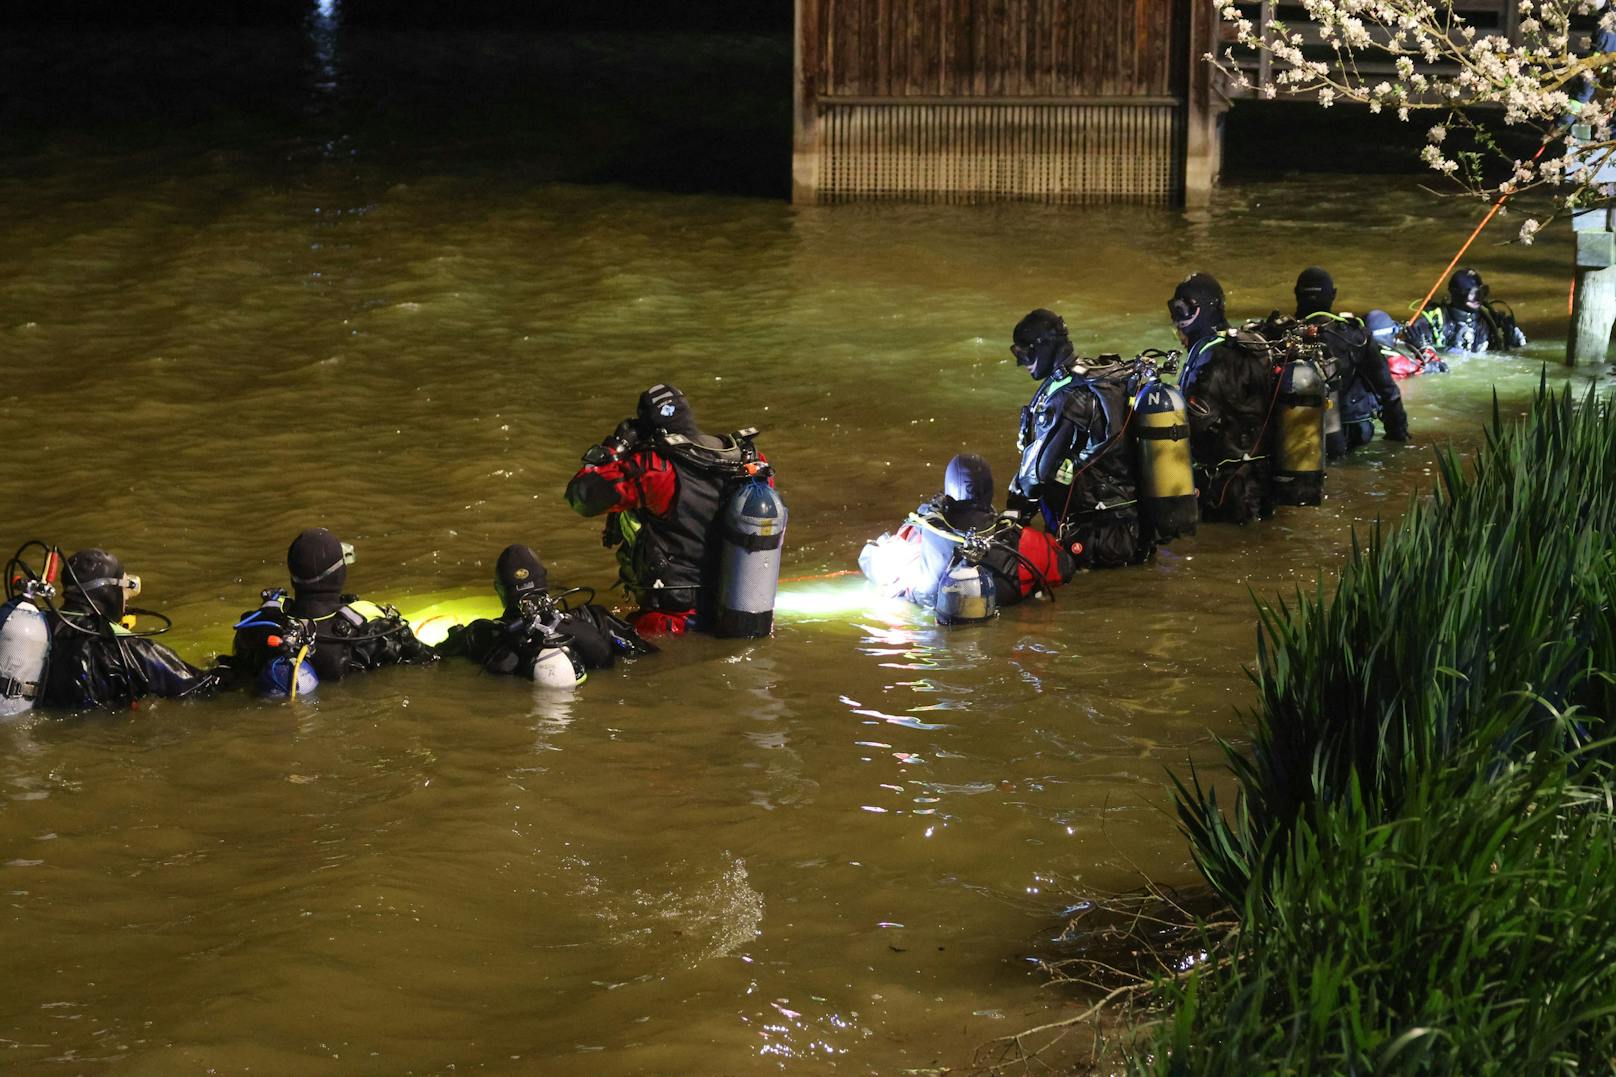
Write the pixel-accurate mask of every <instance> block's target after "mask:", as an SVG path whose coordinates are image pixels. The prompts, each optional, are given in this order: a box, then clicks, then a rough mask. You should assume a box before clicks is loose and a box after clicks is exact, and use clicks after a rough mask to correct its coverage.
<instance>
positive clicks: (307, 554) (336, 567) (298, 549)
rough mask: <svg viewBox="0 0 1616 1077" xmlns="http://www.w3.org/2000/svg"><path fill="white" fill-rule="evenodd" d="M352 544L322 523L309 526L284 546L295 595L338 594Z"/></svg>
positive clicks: (345, 577)
mask: <svg viewBox="0 0 1616 1077" xmlns="http://www.w3.org/2000/svg"><path fill="white" fill-rule="evenodd" d="M353 559H354V552H353V547H352V546H350V545H348V544H347V543H346V542H343V541H342V540H341V539H339V538H337V536H335V535H333V534H332V533H331V532H329V531H327V530H326V529H325V528H323V527H311V528H309V529H308V530H307V531H304V532H303V533H302V534H300V535H298V536H297V538H295V539H293V540H292V545H291V546H290V547H288V548H287V550H286V569H287V571H288V572H289V573H290V574H291V577H292V589H293V590H294V591H296V592H297V594H298V596H299V597H305V596H314V595H318V596H331V597H335V596H338V595H341V594H342V592H343V589H344V588H345V587H347V585H348V566H349V565H351V564H353Z"/></svg>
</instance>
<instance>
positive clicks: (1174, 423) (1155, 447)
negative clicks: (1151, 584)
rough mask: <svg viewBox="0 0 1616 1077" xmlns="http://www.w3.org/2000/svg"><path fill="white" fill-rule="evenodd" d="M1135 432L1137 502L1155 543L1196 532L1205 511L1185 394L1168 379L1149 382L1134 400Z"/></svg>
mask: <svg viewBox="0 0 1616 1077" xmlns="http://www.w3.org/2000/svg"><path fill="white" fill-rule="evenodd" d="M1133 436H1134V444H1135V445H1136V446H1137V448H1138V453H1139V500H1140V501H1141V502H1142V505H1141V507H1142V508H1143V509H1144V514H1145V516H1146V517H1147V518H1148V519H1149V520H1150V523H1151V527H1152V528H1153V529H1154V531H1155V533H1156V541H1158V542H1168V541H1170V540H1172V539H1175V538H1179V537H1181V536H1186V535H1193V534H1195V525H1196V522H1197V521H1198V520H1199V519H1200V517H1201V510H1200V508H1199V507H1198V505H1197V504H1196V498H1195V470H1194V468H1193V467H1192V466H1191V464H1190V441H1189V438H1190V421H1189V411H1188V408H1187V407H1186V406H1185V404H1184V394H1183V393H1181V392H1179V391H1178V389H1177V387H1175V386H1172V385H1168V384H1167V383H1166V382H1162V381H1157V380H1155V379H1152V380H1150V381H1148V382H1146V383H1145V385H1144V387H1143V388H1142V389H1140V390H1139V392H1138V394H1136V395H1135V396H1134V399H1133Z"/></svg>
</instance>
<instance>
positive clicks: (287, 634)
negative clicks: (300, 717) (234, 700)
mask: <svg viewBox="0 0 1616 1077" xmlns="http://www.w3.org/2000/svg"><path fill="white" fill-rule="evenodd" d="M285 601H286V592H284V591H278V592H275V596H274V597H273V598H272V597H271V595H270V592H265V594H264V604H263V605H262V606H260V607H258V608H259V610H264V609H272V610H274V611H275V612H277V613H279V612H280V609H281V606H282V605H283V604H284V603H285ZM271 603H273V605H271ZM264 645H265V646H266V647H268V648H269V649H270V650H272V651H279V652H280V653H279V654H277V655H276V656H275V657H274V658H272V659H270V660H269V661H268V662H267V663H265V665H264V668H263V669H262V670H260V671H259V673H258V690H259V693H260V694H261V695H263V696H264V697H265V698H266V699H297V698H298V697H299V696H307V695H313V694H314V690H315V689H317V688H319V687H320V675H319V674H318V673H316V672H314V667H313V666H311V665H309V655H310V654H312V653H313V652H314V648H315V646H316V643H315V640H314V632H313V631H312V630H311V626H309V625H307V624H305V622H303V621H301V620H298V619H297V618H294V617H286V618H285V627H283V628H281V629H280V631H279V632H273V633H271V634H270V635H269V636H267V637H266V638H265V640H264Z"/></svg>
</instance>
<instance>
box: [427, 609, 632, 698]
mask: <svg viewBox="0 0 1616 1077" xmlns="http://www.w3.org/2000/svg"><path fill="white" fill-rule="evenodd" d="M550 629H551V630H550V631H546V630H545V629H544V628H543V627H541V626H539V625H536V624H534V623H533V622H532V621H531V620H530V619H529V618H528V617H527V616H526V615H524V614H523V613H522V611H520V610H515V609H507V610H506V611H505V612H504V613H503V614H501V615H500V616H499V617H498V618H497V619H491V618H486V617H484V618H478V619H477V620H475V621H473V622H471V623H470V624H468V625H464V626H461V625H456V626H455V627H453V628H451V629H449V635H448V638H446V639H445V640H444V641H443V642H442V643H440V644H438V647H437V651H438V653H439V654H441V655H444V656H445V657H451V656H464V657H466V658H470V659H472V660H473V661H474V662H477V663H479V664H481V665H482V667H483V669H485V670H487V671H488V672H490V673H507V674H512V675H514V676H518V677H526V678H528V679H529V680H531V679H532V678H533V671H534V668H535V667H536V666H537V664H538V659H539V655H540V654H541V653H542V652H543V651H544V650H545V648H547V647H554V646H555V640H556V639H557V638H559V639H561V640H562V641H563V644H562V645H563V646H565V647H566V649H567V650H568V651H569V652H570V653H571V655H572V656H573V658H574V659H575V660H576V661H577V663H578V664H580V665H582V666H583V668H584V669H610V668H611V666H612V663H613V661H614V660H615V659H616V657H617V656H618V655H622V656H624V657H630V658H632V657H636V656H638V655H642V654H651V653H653V652H654V651H655V650H656V648H654V647H653V646H652V645H651V644H649V643H647V642H646V641H645V640H643V639H641V638H640V637H639V635H638V634H637V633H636V632H635V631H634V629H633V628H631V627H629V626H628V625H627V624H626V623H624V622H623V621H621V620H619V619H618V618H617V617H614V616H613V615H612V614H611V612H610V611H609V610H607V609H606V608H605V607H604V606H597V605H594V604H590V605H587V606H581V607H579V608H578V609H575V610H569V611H567V612H566V613H564V614H561V615H560V617H558V618H557V619H556V621H555V623H553V624H552V625H551V626H550Z"/></svg>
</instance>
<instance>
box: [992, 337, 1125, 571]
mask: <svg viewBox="0 0 1616 1077" xmlns="http://www.w3.org/2000/svg"><path fill="white" fill-rule="evenodd" d="M1100 360H1101V361H1102V362H1103V363H1104V365H1101V366H1094V367H1088V368H1085V369H1076V370H1069V371H1059V372H1057V373H1056V374H1055V375H1053V376H1051V377H1050V378H1049V379H1047V380H1046V381H1045V382H1044V384H1043V385H1042V386H1040V387H1039V390H1038V393H1037V395H1035V396H1034V397H1033V400H1032V402H1031V403H1030V404H1028V405H1027V406H1026V407H1025V408H1023V409H1022V412H1021V430H1020V434H1019V436H1018V438H1017V441H1016V443H1017V447H1018V448H1019V449H1020V451H1021V463H1020V465H1019V467H1018V468H1017V471H1016V480H1015V488H1016V489H1018V490H1020V491H1021V492H1022V493H1024V494H1027V495H1036V496H1037V497H1038V499H1039V501H1040V508H1041V509H1042V512H1043V516H1044V523H1045V526H1046V527H1047V528H1048V529H1049V531H1050V533H1051V534H1054V535H1057V536H1059V538H1060V540H1061V542H1062V543H1063V544H1065V543H1067V542H1068V541H1069V540H1070V539H1071V538H1072V537H1073V536H1074V535H1078V534H1079V533H1083V534H1091V533H1092V532H1093V531H1094V530H1095V529H1104V528H1105V527H1106V526H1107V525H1108V522H1109V521H1116V522H1117V523H1121V524H1136V521H1137V519H1138V498H1139V474H1138V459H1137V456H1136V453H1135V450H1134V446H1133V443H1132V441H1131V438H1130V436H1129V432H1128V425H1129V408H1130V406H1131V405H1132V403H1133V396H1134V393H1135V392H1136V391H1137V389H1138V378H1137V377H1136V376H1135V370H1134V367H1133V366H1132V365H1131V364H1125V363H1123V362H1121V360H1120V359H1119V358H1118V357H1116V356H1101V357H1100ZM1067 424H1071V429H1070V441H1069V442H1068V443H1066V444H1055V443H1054V439H1063V438H1065V437H1067V436H1068V427H1067ZM1057 455H1058V457H1059V461H1060V462H1059V465H1058V468H1057V469H1056V470H1055V473H1054V474H1050V473H1049V471H1050V461H1051V459H1052V457H1053V456H1057ZM1084 541H1086V539H1085V540H1084ZM1124 559H1127V558H1126V557H1125V558H1124Z"/></svg>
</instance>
